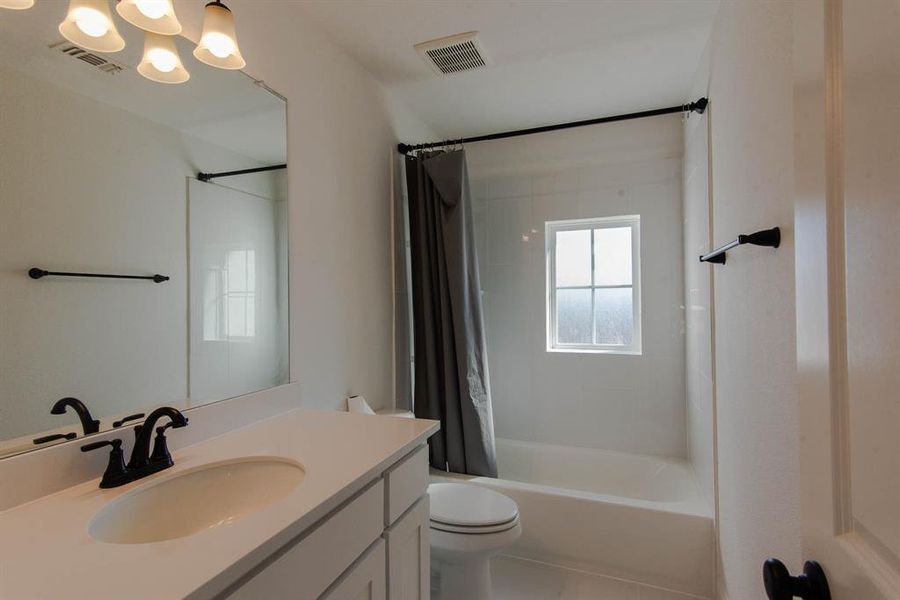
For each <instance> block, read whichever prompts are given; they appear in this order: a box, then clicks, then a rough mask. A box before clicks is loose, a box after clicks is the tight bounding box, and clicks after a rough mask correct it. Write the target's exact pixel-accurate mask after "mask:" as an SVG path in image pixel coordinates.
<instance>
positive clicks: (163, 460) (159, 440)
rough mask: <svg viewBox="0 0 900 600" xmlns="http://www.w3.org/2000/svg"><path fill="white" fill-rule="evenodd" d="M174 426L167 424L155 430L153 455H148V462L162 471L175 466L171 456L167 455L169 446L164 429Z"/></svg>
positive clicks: (170, 423)
mask: <svg viewBox="0 0 900 600" xmlns="http://www.w3.org/2000/svg"><path fill="white" fill-rule="evenodd" d="M174 426H175V425H174V423H172V422H169V423H166V424H165V425H162V426H160V427H157V428H156V439H154V440H153V453H152V454H150V462H151V463H153V464H154V465H156V466H158V467H161V468H163V469H168V468H169V467H171V466H172V465H173V464H175V463H174V461H172V455H171V454H169V445H168V443H167V441H166V429H168V428H169V427H174Z"/></svg>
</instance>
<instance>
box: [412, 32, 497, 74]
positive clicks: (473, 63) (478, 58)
mask: <svg viewBox="0 0 900 600" xmlns="http://www.w3.org/2000/svg"><path fill="white" fill-rule="evenodd" d="M415 49H416V50H417V51H418V52H419V54H420V55H421V56H422V58H423V59H424V60H425V62H427V63H428V65H429V66H430V67H431V68H432V69H433V70H434V71H435V72H436V73H440V74H442V75H449V74H451V73H459V72H462V71H472V70H474V69H480V68H482V67H486V66H487V65H489V64H491V61H490V59H489V58H488V56H487V54H486V53H485V51H484V47H483V46H482V45H481V40H479V39H478V32H477V31H470V32H468V33H459V34H457V35H451V36H449V37H444V38H440V39H437V40H431V41H430V42H422V43H421V44H416V45H415Z"/></svg>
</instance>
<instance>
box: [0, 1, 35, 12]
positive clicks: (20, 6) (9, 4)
mask: <svg viewBox="0 0 900 600" xmlns="http://www.w3.org/2000/svg"><path fill="white" fill-rule="evenodd" d="M32 6H34V0H0V8H11V9H13V10H25V9H26V8H31V7H32Z"/></svg>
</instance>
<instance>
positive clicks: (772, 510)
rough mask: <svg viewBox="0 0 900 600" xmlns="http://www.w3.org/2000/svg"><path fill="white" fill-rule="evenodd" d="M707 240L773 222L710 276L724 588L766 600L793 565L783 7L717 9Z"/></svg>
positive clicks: (793, 401) (790, 252)
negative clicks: (768, 585)
mask: <svg viewBox="0 0 900 600" xmlns="http://www.w3.org/2000/svg"><path fill="white" fill-rule="evenodd" d="M710 57H711V66H710V73H709V86H710V87H709V97H710V101H711V104H710V111H709V112H710V116H709V118H710V123H711V131H712V136H711V147H710V149H711V153H712V184H713V187H712V198H713V210H712V215H713V236H712V237H713V240H714V242H715V243H716V244H720V243H723V242H727V241H730V240H732V239H734V238H735V237H736V235H737V234H739V233H750V232H752V231H756V230H758V229H763V228H768V227H773V226H775V225H778V226H780V227H781V228H782V234H783V238H782V245H781V247H780V248H778V249H777V250H773V249H768V248H755V247H744V248H740V249H737V250H735V251H733V252H730V253H729V254H728V263H727V264H726V265H716V266H710V267H709V268H711V269H713V270H714V280H713V286H714V290H715V293H714V305H715V348H716V354H715V361H716V364H715V382H716V410H717V444H718V447H717V454H718V488H719V496H718V500H719V522H718V528H719V543H720V548H719V552H720V556H719V560H720V573H719V578H718V581H719V589H720V593H721V594H727V596H728V597H730V598H732V599H733V600H743V599H745V598H748V599H749V598H762V597H765V592H764V591H763V587H762V576H761V573H760V572H761V566H762V563H763V561H764V559H766V558H767V557H778V558H781V559H782V560H783V561H785V563H786V564H787V565H788V567H789V568H790V569H791V571H792V572H795V571H797V570H799V568H800V567H801V565H800V525H799V491H798V483H797V480H798V478H797V474H798V469H799V465H798V447H797V439H796V437H797V418H798V417H797V394H796V390H795V376H796V341H795V326H794V322H795V316H794V244H793V231H792V225H793V211H794V206H793V114H792V112H793V111H792V110H791V107H792V103H793V97H792V94H793V73H792V18H791V5H790V3H781V2H745V1H733V2H725V3H723V4H722V7H721V9H720V12H719V14H718V17H717V19H716V23H715V27H714V30H713V34H712V38H711V41H710Z"/></svg>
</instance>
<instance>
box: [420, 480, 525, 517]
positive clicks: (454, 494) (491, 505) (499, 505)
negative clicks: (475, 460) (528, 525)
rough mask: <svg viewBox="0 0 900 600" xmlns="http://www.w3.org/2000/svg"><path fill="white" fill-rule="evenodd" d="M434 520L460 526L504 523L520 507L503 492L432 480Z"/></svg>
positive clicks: (432, 512) (432, 515)
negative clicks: (433, 481)
mask: <svg viewBox="0 0 900 600" xmlns="http://www.w3.org/2000/svg"><path fill="white" fill-rule="evenodd" d="M428 495H429V496H430V498H431V521H432V522H434V523H442V524H445V525H455V526H461V527H487V526H491V525H503V524H505V523H509V522H511V521H514V520H515V519H516V518H518V516H519V507H518V506H516V503H515V502H513V501H512V499H511V498H507V497H506V496H504V495H503V494H500V493H498V492H495V491H493V490H489V489H487V488H483V487H479V486H477V485H469V484H463V483H432V484H431V485H429V486H428Z"/></svg>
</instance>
